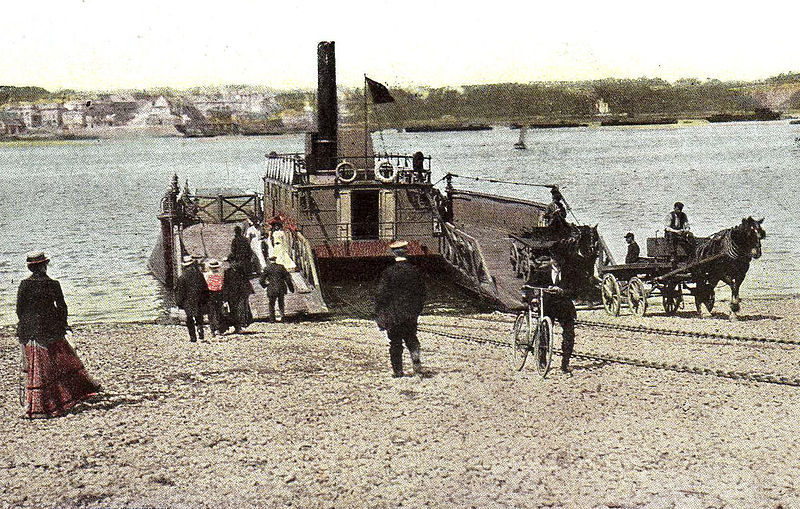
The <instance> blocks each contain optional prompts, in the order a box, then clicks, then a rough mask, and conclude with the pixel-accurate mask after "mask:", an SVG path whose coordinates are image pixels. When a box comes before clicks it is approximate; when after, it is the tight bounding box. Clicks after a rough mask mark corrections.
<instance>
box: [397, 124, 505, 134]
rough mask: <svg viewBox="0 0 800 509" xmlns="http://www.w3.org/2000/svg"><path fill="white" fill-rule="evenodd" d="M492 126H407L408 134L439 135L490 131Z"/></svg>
mask: <svg viewBox="0 0 800 509" xmlns="http://www.w3.org/2000/svg"><path fill="white" fill-rule="evenodd" d="M491 129H492V126H490V125H486V124H469V125H460V124H458V125H440V126H439V125H436V126H435V125H417V126H406V128H405V131H406V132H407V133H438V132H445V131H490V130H491Z"/></svg>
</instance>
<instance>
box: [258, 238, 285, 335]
mask: <svg viewBox="0 0 800 509" xmlns="http://www.w3.org/2000/svg"><path fill="white" fill-rule="evenodd" d="M259 282H260V283H261V287H262V288H266V289H267V301H268V302H269V321H270V322H275V321H276V319H275V302H277V303H278V309H279V310H280V313H281V314H280V316H279V317H278V318H277V321H278V322H280V321H281V320H282V319H283V316H284V314H285V313H286V312H285V310H284V300H283V299H284V295H286V293H287V290H288V291H289V292H294V283H292V276H291V274H289V271H287V270H286V267H284V266H283V265H281V264H279V263H277V256H276V255H275V253H272V254H271V255H270V256H269V263H267V266H266V268H264V272H263V273H262V274H261V279H260V280H259Z"/></svg>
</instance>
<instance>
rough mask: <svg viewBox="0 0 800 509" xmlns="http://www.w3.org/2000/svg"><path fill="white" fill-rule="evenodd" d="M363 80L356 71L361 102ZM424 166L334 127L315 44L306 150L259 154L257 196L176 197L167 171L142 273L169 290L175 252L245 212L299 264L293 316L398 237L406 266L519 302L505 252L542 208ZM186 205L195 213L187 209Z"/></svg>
mask: <svg viewBox="0 0 800 509" xmlns="http://www.w3.org/2000/svg"><path fill="white" fill-rule="evenodd" d="M368 88H369V87H367V78H366V77H365V91H364V93H365V110H366V109H367V98H366V94H367V93H368ZM387 93H388V91H387ZM367 111H368V110H367ZM367 111H365V114H366V113H367ZM366 118H368V117H366ZM365 123H366V122H365ZM432 164H433V162H432V161H431V157H430V156H426V155H424V154H422V153H421V152H416V153H413V154H399V153H375V152H374V149H373V146H372V140H371V136H370V133H369V130H368V129H367V128H366V126H365V129H364V130H360V129H352V128H351V129H342V128H340V126H339V122H338V106H337V94H336V64H335V46H334V43H333V42H321V43H320V44H319V45H318V88H317V130H316V131H315V132H310V133H307V134H306V137H305V151H304V152H303V153H289V154H278V153H275V152H269V153H268V154H267V155H266V162H265V173H264V175H263V195H260V196H258V195H248V194H243V193H237V192H228V193H223V192H220V193H218V194H216V195H215V194H214V193H205V194H202V193H200V194H197V193H195V194H192V193H191V192H190V191H189V189H188V187H187V189H185V190H184V192H183V193H182V194H181V193H180V191H179V190H178V181H177V176H176V177H174V179H173V183H172V186H171V188H170V191H168V193H167V195H166V196H165V198H164V200H163V201H162V211H161V214H160V215H159V219H160V221H161V224H162V235H161V239H160V242H159V246H157V248H156V249H155V250H154V253H153V256H152V257H151V269H152V270H153V272H154V273H155V274H156V275H157V277H159V279H161V280H162V281H164V282H165V284H166V285H167V286H168V287H169V286H170V285H172V284H174V280H175V278H176V277H177V273H178V272H179V271H180V263H178V262H179V261H180V259H181V256H183V255H185V254H193V255H200V256H203V257H208V256H212V255H214V256H215V257H217V258H220V259H221V258H222V257H223V256H224V255H225V254H226V250H227V249H228V247H229V246H230V240H231V235H232V233H231V232H232V229H233V225H234V224H236V223H241V222H242V221H243V220H245V219H250V220H251V221H252V222H254V223H256V224H260V225H262V227H264V228H266V224H267V223H268V221H269V220H270V218H277V219H279V220H280V221H281V223H282V224H283V225H284V230H285V238H286V241H287V244H288V245H289V250H290V253H291V256H292V259H293V261H294V263H295V265H296V266H297V271H296V272H294V273H293V277H294V278H296V279H295V283H296V285H295V286H299V287H301V288H305V289H306V290H307V291H306V292H305V293H304V294H303V295H305V296H306V297H303V299H304V300H303V301H302V302H298V303H297V306H298V307H299V308H301V309H300V310H299V311H298V312H300V313H312V314H313V313H315V312H325V311H326V310H327V304H326V302H325V296H326V294H327V292H326V291H325V285H326V284H330V283H331V282H333V281H335V280H337V279H342V278H344V279H351V278H362V279H363V278H374V277H377V275H378V274H379V271H380V270H381V269H382V268H383V267H385V266H386V265H387V264H389V263H391V262H392V259H393V258H392V255H391V252H390V249H389V244H390V243H392V242H393V241H395V240H399V239H401V240H405V241H407V242H408V254H409V257H410V259H411V260H412V262H414V263H416V264H418V265H419V266H421V267H422V268H423V269H425V270H426V271H428V272H429V273H430V274H431V275H432V276H434V277H438V278H442V279H446V280H447V281H448V282H455V283H456V284H458V285H459V286H461V287H463V288H465V289H467V290H469V291H470V292H471V293H472V294H474V295H476V296H478V297H479V298H480V299H481V300H483V301H484V302H485V303H487V304H489V305H490V306H493V307H495V308H498V309H506V310H507V309H516V308H519V307H520V306H521V302H520V297H519V295H520V294H519V288H520V286H521V285H522V282H521V281H520V279H519V277H520V275H519V271H515V268H514V267H512V264H511V263H510V260H509V253H510V252H512V256H513V250H514V246H513V244H512V242H511V236H512V235H520V234H521V232H524V231H526V230H530V229H531V227H535V226H542V225H543V224H544V223H543V217H544V214H545V211H546V209H547V205H546V204H544V203H539V202H534V201H528V200H522V199H518V198H511V197H505V196H498V195H493V194H488V193H480V192H476V191H471V190H466V189H458V188H456V187H455V186H454V185H453V180H454V179H457V178H458V176H457V175H454V174H453V173H448V174H446V175H445V177H444V178H443V179H442V180H443V182H444V189H441V190H440V189H438V188H436V187H435V185H434V184H435V183H434V182H432V181H431V165H432ZM454 170H457V169H454ZM179 195H180V196H179ZM191 208H193V209H195V210H194V215H192V214H187V213H186V212H187V210H189V209H191ZM200 216H202V217H200ZM256 293H257V294H260V293H262V292H259V291H257V292H256ZM300 293H303V292H300ZM287 306H289V302H287ZM254 313H255V309H254ZM256 314H257V313H256Z"/></svg>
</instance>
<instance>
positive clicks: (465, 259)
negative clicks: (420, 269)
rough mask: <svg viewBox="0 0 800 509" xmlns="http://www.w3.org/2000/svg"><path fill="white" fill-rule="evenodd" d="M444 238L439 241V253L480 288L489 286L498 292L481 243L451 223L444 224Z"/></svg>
mask: <svg viewBox="0 0 800 509" xmlns="http://www.w3.org/2000/svg"><path fill="white" fill-rule="evenodd" d="M443 226H444V228H443V230H442V236H441V237H440V239H439V252H440V253H441V254H442V256H443V257H444V259H445V260H447V261H448V262H449V263H450V264H451V265H453V266H454V267H456V268H459V269H461V273H462V274H465V275H467V276H468V277H469V278H470V279H472V280H473V282H474V283H477V284H478V285H479V286H485V285H488V286H489V287H490V288H491V289H493V290H494V292H495V293H496V292H497V288H496V287H495V282H494V279H493V278H492V277H491V275H490V272H489V266H488V264H487V263H486V259H485V258H484V256H483V250H482V249H481V246H480V243H478V241H477V240H475V239H474V238H473V237H472V236H470V235H468V234H467V233H464V232H463V231H461V230H459V229H458V228H456V227H455V226H453V225H451V224H450V223H444V225H443Z"/></svg>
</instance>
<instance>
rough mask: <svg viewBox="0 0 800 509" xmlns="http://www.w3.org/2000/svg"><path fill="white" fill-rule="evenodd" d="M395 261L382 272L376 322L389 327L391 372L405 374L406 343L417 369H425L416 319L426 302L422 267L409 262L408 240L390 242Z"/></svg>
mask: <svg viewBox="0 0 800 509" xmlns="http://www.w3.org/2000/svg"><path fill="white" fill-rule="evenodd" d="M389 247H390V248H391V250H392V252H393V253H394V256H395V258H394V260H395V263H394V264H392V265H390V266H389V267H387V268H386V270H384V271H383V273H382V274H381V277H380V280H379V282H378V288H377V290H376V292H375V323H377V324H378V328H379V329H381V330H384V329H385V330H386V334H387V336H388V337H389V360H390V361H391V363H392V376H394V377H395V378H399V377H402V376H403V343H404V342H405V344H406V347H407V348H408V350H409V352H410V353H411V362H412V364H413V367H414V373H417V374H420V373H421V371H422V361H421V358H420V350H419V340H418V339H417V320H418V319H419V315H420V313H422V305H423V304H424V302H425V282H424V281H423V280H422V276H421V275H420V273H419V271H418V270H417V269H416V267H414V266H413V265H411V263H409V261H408V258H406V256H407V248H408V242H405V241H397V242H393V243H391V244H390V245H389Z"/></svg>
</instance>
